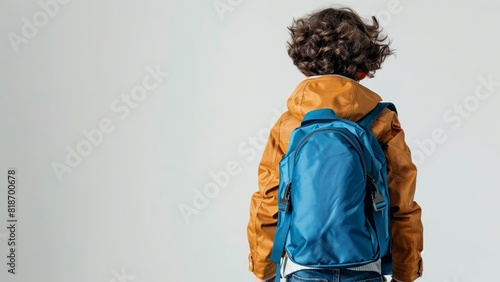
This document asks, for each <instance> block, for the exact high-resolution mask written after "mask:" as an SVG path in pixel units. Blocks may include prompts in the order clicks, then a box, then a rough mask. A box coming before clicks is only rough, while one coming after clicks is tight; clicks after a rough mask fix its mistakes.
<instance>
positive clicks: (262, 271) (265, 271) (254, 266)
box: [248, 254, 276, 280]
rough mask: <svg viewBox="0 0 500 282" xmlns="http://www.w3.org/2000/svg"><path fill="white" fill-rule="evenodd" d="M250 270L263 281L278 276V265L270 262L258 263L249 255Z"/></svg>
mask: <svg viewBox="0 0 500 282" xmlns="http://www.w3.org/2000/svg"><path fill="white" fill-rule="evenodd" d="M248 270H250V271H251V272H252V273H253V274H254V275H255V276H256V277H257V278H259V279H261V280H265V279H269V278H271V277H273V276H275V275H276V264H275V263H274V262H269V261H264V262H262V261H257V260H255V259H254V258H253V257H252V255H251V254H250V255H248Z"/></svg>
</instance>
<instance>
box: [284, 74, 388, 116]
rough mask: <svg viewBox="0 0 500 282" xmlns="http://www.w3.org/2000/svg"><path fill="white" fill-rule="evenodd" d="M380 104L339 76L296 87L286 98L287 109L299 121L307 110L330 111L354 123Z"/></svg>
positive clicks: (314, 79) (313, 79) (309, 80)
mask: <svg viewBox="0 0 500 282" xmlns="http://www.w3.org/2000/svg"><path fill="white" fill-rule="evenodd" d="M381 100H382V98H381V97H380V96H379V95H377V94H376V93H375V92H373V91H371V90H370V89H368V88H366V87H364V86H363V85H361V84H359V83H358V82H357V81H355V80H352V79H350V78H347V77H344V76H340V75H320V76H312V77H309V78H306V79H305V80H303V81H302V82H301V83H299V85H297V87H296V88H295V90H294V91H293V93H292V95H291V96H290V98H288V102H287V106H288V110H289V111H290V113H291V114H292V115H294V116H295V117H296V118H298V119H300V120H302V119H303V118H304V115H305V114H306V113H307V112H309V111H311V110H314V109H319V108H330V109H332V110H333V111H334V112H335V113H336V114H337V115H338V116H339V117H340V118H343V119H349V120H352V121H358V120H359V119H361V118H362V117H363V116H364V115H366V114H367V113H368V112H370V111H371V110H372V109H373V108H375V106H376V105H377V104H378V102H380V101H381Z"/></svg>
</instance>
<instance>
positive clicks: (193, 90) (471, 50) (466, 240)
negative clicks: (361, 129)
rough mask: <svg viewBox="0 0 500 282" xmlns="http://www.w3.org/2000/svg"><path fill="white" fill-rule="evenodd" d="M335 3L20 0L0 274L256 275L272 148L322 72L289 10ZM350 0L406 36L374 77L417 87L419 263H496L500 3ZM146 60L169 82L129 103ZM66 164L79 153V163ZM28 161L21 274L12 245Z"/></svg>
mask: <svg viewBox="0 0 500 282" xmlns="http://www.w3.org/2000/svg"><path fill="white" fill-rule="evenodd" d="M40 3H42V4H40ZM43 3H52V4H53V5H52V6H50V5H49V6H50V7H49V8H44V6H46V5H43ZM54 3H55V5H54ZM214 3H215V4H218V5H221V6H220V7H223V5H224V4H225V5H226V8H227V9H226V10H219V11H218V10H217V9H215V8H214ZM330 4H331V2H330V1H298V0H295V1H284V0H272V1H264V0H253V1H248V0H221V1H215V2H214V1H213V0H206V1H193V0H191V1H160V0H156V1H155V0H145V1H130V0H121V1H117V0H110V1H97V0H94V1H76V0H72V1H67V0H66V1H62V0H61V1H60V2H54V0H53V1H49V0H41V1H40V2H38V1H2V2H1V3H0V16H1V18H2V24H1V26H0V35H2V38H3V39H2V40H1V41H0V50H1V53H0V61H1V62H0V97H1V100H0V120H1V124H0V133H1V135H0V181H1V182H0V183H3V184H1V185H0V187H1V189H0V208H1V210H0V222H1V223H0V226H5V227H2V228H0V240H1V241H0V255H1V257H2V258H0V261H1V262H4V263H2V264H1V266H0V281H58V282H59V281H72V282H80V281H82V282H83V281H85V282H88V281H92V282H99V281H101V282H113V281H136V282H143V281H148V282H149V281H154V282H155V281H253V276H252V274H251V273H250V272H249V271H247V254H248V244H247V240H246V225H247V221H248V215H249V203H250V196H251V194H252V193H253V192H254V191H255V190H256V189H257V165H258V162H259V159H260V156H261V153H262V146H263V144H264V142H265V139H266V138H267V133H268V131H269V125H270V124H272V123H273V122H274V121H275V120H276V118H277V117H276V115H277V114H279V113H281V112H282V111H283V109H284V107H285V102H286V99H287V98H288V96H289V95H290V93H291V92H292V91H293V89H294V88H295V86H296V85H297V84H298V83H299V82H300V81H301V80H302V78H303V77H302V75H301V74H300V73H299V71H298V70H297V69H296V68H295V67H294V66H293V64H292V63H291V60H290V59H289V58H288V56H287V54H286V41H287V40H288V31H287V26H289V25H290V24H291V22H292V19H293V18H297V17H301V16H303V15H305V14H308V13H310V12H312V11H314V10H316V9H319V8H324V7H327V6H329V5H330ZM338 4H344V5H348V6H350V7H352V8H354V9H355V10H357V11H358V12H359V13H360V14H361V15H362V16H364V17H369V16H371V15H378V16H379V20H380V21H381V22H382V24H383V25H384V27H385V28H384V32H385V33H386V34H388V35H389V36H390V38H391V40H392V47H393V48H394V49H396V53H397V56H395V57H390V58H389V59H387V61H386V62H385V64H384V65H383V69H382V70H380V71H378V72H377V73H376V77H375V78H374V79H371V80H366V81H363V82H362V83H363V84H364V85H365V86H368V87H369V88H371V89H372V90H374V91H376V92H377V93H379V94H380V95H381V96H382V97H383V98H384V99H385V100H388V101H392V102H394V103H395V104H396V105H397V106H398V110H399V112H400V119H401V121H402V124H403V127H404V128H405V130H406V133H407V135H406V138H407V142H408V144H409V146H410V147H411V149H412V150H413V151H414V157H415V162H417V163H418V167H419V178H418V188H417V189H418V191H417V194H416V200H417V201H418V202H419V203H420V205H421V206H422V208H423V222H424V226H425V251H424V254H423V256H424V260H425V275H424V277H423V278H422V279H420V281H440V282H445V281H450V282H451V281H453V282H458V281H460V282H462V281H481V280H483V281H493V280H494V279H496V277H497V276H498V271H497V268H498V265H499V263H500V239H499V238H500V221H499V220H498V214H499V212H498V208H497V207H498V203H499V199H500V194H499V192H498V191H497V189H498V183H499V181H498V178H497V177H498V165H497V164H496V162H497V160H498V159H499V158H500V149H499V148H498V145H499V143H500V134H499V133H498V130H499V126H498V114H497V113H498V110H499V106H500V97H499V96H500V70H499V69H498V62H499V60H500V55H499V54H498V50H499V48H500V42H499V41H498V38H499V32H498V26H499V24H500V20H499V18H498V15H497V14H498V11H499V9H500V4H498V3H497V2H495V1H486V0H482V1H472V0H467V1H429V0H421V1H410V0H399V1H397V0H377V1H344V2H343V3H338ZM228 7H229V8H228ZM47 9H48V10H47ZM46 10H47V11H49V12H50V14H48V13H49V12H46ZM44 15H45V16H44ZM27 22H29V23H27ZM29 25H33V26H34V29H33V28H31V29H30V28H29V27H27V26H29ZM33 26H32V27H33ZM23 32H24V33H23ZM148 68H149V69H152V70H157V72H160V76H159V77H158V78H159V79H158V80H153V79H152V77H150V74H149V73H148V71H147V69H148ZM166 73H168V75H167V74H166ZM144 80H147V81H148V83H149V85H151V84H154V85H155V87H154V88H153V87H150V88H152V89H151V91H147V92H146V94H145V95H142V96H140V97H141V100H140V101H135V103H133V101H132V102H131V104H125V102H123V101H122V100H121V99H122V95H123V97H130V95H131V92H134V91H135V92H134V93H135V94H136V95H137V93H136V90H137V89H140V87H141V86H143V81H144ZM484 81H490V83H489V86H485V83H484ZM486 84H488V83H486ZM481 85H482V86H481ZM476 91H479V92H477V93H479V94H478V95H479V98H481V99H479V98H478V97H477V96H475V93H476ZM126 105H127V106H126ZM128 105H133V107H134V108H132V106H128ZM118 106H121V107H122V108H121V110H120V111H119V110H118V109H117V107H118ZM123 107H126V109H125V108H123ZM460 108H462V109H464V110H462V112H459V111H460V110H459V109H460ZM126 110H128V115H125V111H126ZM102 122H104V123H106V122H108V124H107V125H105V126H104V128H108V129H109V127H110V128H112V130H111V129H109V130H108V133H102V138H97V137H99V136H98V135H99V134H97V133H96V134H97V135H95V136H94V137H95V138H97V139H96V140H97V141H96V140H94V143H95V144H93V145H92V143H90V141H89V139H88V138H87V137H86V136H85V135H84V133H83V132H85V131H86V132H94V133H95V132H96V131H95V130H96V128H99V126H100V124H101V123H102ZM433 137H434V141H431V140H432V138H433ZM252 139H253V140H254V142H253V144H254V145H251V143H250V141H251V140H252ZM85 144H87V145H88V144H91V147H89V146H87V147H85V146H84V145H85ZM71 150H75V151H76V152H77V153H78V150H80V152H83V153H85V154H86V156H81V155H80V157H81V159H80V160H79V161H78V157H75V156H72V157H68V155H70V154H71V153H70V151H71ZM67 159H68V160H69V162H68V161H67ZM71 161H73V162H71ZM70 162H71V165H72V166H70V165H69V164H70ZM58 165H59V166H58ZM54 166H56V167H59V168H61V167H63V166H66V168H67V171H63V172H61V171H59V176H60V179H58V173H57V172H56V170H55V169H54ZM11 167H14V168H17V170H18V173H17V193H16V199H17V202H16V216H17V219H18V223H17V228H16V243H17V245H16V274H15V275H12V274H10V273H8V272H7V270H8V268H9V267H8V266H7V265H6V262H7V258H6V257H7V255H8V254H9V253H10V252H9V248H10V247H9V246H8V245H7V243H8V241H7V239H8V237H9V236H10V232H9V231H8V230H7V229H6V226H7V206H6V203H7V169H8V168H11ZM68 171H71V172H68ZM226 171H229V172H232V174H229V173H226ZM211 174H212V175H218V176H219V178H218V179H219V181H218V183H217V182H216V181H214V178H213V177H211ZM228 175H229V177H228ZM207 187H208V188H207ZM204 189H205V192H204ZM207 189H208V190H207ZM210 189H211V190H210ZM207 191H208V192H207ZM199 193H205V194H206V193H208V194H209V196H211V198H210V197H209V198H207V197H206V196H205V195H203V194H202V195H203V196H200V194H199ZM193 201H194V203H193ZM188 206H189V207H191V210H190V211H191V212H193V214H190V215H189V214H188V215H184V216H183V214H182V213H181V208H183V209H184V210H185V211H186V210H187V209H188V208H187V207H188ZM197 207H198V208H197ZM188 222H189V223H188Z"/></svg>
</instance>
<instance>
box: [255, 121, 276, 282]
mask: <svg viewBox="0 0 500 282" xmlns="http://www.w3.org/2000/svg"><path fill="white" fill-rule="evenodd" d="M281 121H282V119H280V120H279V121H278V122H277V123H276V124H275V125H274V127H273V128H272V129H271V133H270V135H269V139H268V142H267V145H266V147H265V149H264V152H263V155H262V159H261V161H260V164H259V171H258V183H259V191H257V192H255V193H254V194H253V195H252V198H251V203H250V220H249V222H248V227H247V237H248V243H249V246H250V254H249V257H248V260H249V270H250V271H252V272H253V273H254V275H255V276H256V277H257V278H259V279H267V278H269V277H272V276H274V275H275V273H276V272H275V270H276V266H275V264H274V263H273V262H270V261H269V259H270V256H271V250H272V245H273V239H274V233H275V231H276V222H277V214H278V201H277V197H278V185H279V161H280V160H281V158H282V157H283V155H284V154H285V151H286V148H283V144H280V137H281V136H280V124H281Z"/></svg>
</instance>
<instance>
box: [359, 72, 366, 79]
mask: <svg viewBox="0 0 500 282" xmlns="http://www.w3.org/2000/svg"><path fill="white" fill-rule="evenodd" d="M365 77H366V72H362V71H360V72H358V80H363V79H364V78H365Z"/></svg>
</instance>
